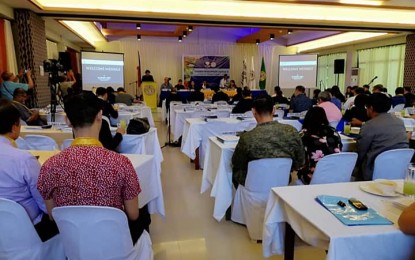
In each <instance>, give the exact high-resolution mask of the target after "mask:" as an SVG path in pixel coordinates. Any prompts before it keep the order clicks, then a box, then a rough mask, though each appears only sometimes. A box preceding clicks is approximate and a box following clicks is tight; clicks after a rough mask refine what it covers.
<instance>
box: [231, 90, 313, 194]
mask: <svg viewBox="0 0 415 260" xmlns="http://www.w3.org/2000/svg"><path fill="white" fill-rule="evenodd" d="M252 113H253V115H254V117H255V119H256V121H257V123H258V125H257V126H256V127H255V128H254V129H252V130H251V131H249V132H246V133H243V134H242V135H241V136H240V139H239V142H238V144H237V145H236V148H235V152H234V154H233V156H232V171H233V175H232V182H233V183H234V185H235V187H237V186H238V184H242V185H245V179H246V175H247V172H248V163H249V162H250V161H253V160H258V159H263V158H291V159H292V160H293V166H292V168H293V169H297V168H298V167H300V166H302V165H303V164H304V159H305V154H304V148H303V144H302V142H301V138H300V135H299V134H298V132H297V130H296V129H295V128H294V127H292V126H290V125H285V124H280V123H278V122H277V121H273V113H274V107H273V102H272V98H271V97H270V96H269V95H264V96H261V97H258V98H257V99H255V101H254V104H253V108H252ZM276 170H278V169H276Z"/></svg>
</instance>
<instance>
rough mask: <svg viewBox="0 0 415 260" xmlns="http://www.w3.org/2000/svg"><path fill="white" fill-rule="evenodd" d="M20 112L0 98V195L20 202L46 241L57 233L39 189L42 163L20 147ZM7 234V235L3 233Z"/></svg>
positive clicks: (42, 238)
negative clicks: (18, 146)
mask: <svg viewBox="0 0 415 260" xmlns="http://www.w3.org/2000/svg"><path fill="white" fill-rule="evenodd" d="M19 135H20V114H19V111H17V109H16V107H15V106H13V105H12V103H11V102H10V101H8V100H5V99H1V100H0V165H1V167H0V187H1V188H0V198H5V199H9V200H12V201H15V202H17V203H19V204H20V205H21V206H22V207H23V208H24V209H25V211H26V212H27V214H28V216H29V218H30V220H31V221H32V223H33V225H34V227H35V229H36V231H37V233H38V235H39V237H40V238H41V240H42V241H46V240H48V239H50V238H52V237H53V236H55V235H56V234H57V233H59V232H58V228H57V227H56V224H55V222H53V221H51V220H50V219H49V216H48V214H47V210H46V206H45V202H44V200H43V198H42V196H41V195H40V193H39V191H38V190H37V187H36V183H37V180H38V176H39V171H40V164H39V162H38V160H37V159H36V158H35V157H34V156H33V155H32V154H30V153H29V152H28V151H26V150H22V149H18V148H17V145H16V142H15V141H16V140H17V138H19ZM2 235H4V234H2Z"/></svg>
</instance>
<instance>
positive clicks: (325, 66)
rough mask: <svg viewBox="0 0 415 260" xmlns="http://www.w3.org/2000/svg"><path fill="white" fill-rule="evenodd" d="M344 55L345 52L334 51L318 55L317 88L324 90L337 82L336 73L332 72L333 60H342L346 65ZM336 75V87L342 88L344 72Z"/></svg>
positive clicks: (345, 55)
mask: <svg viewBox="0 0 415 260" xmlns="http://www.w3.org/2000/svg"><path fill="white" fill-rule="evenodd" d="M346 57H347V53H334V54H328V55H322V56H319V57H318V65H317V66H318V68H317V88H319V89H321V90H325V89H327V88H331V87H332V86H334V85H336V84H337V74H334V61H335V60H344V61H345V62H344V64H345V67H346ZM345 73H346V72H345ZM338 76H339V82H338V87H339V88H340V90H344V89H345V88H344V85H345V74H338Z"/></svg>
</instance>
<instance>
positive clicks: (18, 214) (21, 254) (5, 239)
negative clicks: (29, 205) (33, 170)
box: [0, 198, 66, 260]
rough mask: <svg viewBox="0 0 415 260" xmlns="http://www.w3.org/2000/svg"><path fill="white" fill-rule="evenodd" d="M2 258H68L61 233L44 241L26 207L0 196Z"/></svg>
mask: <svg viewBox="0 0 415 260" xmlns="http://www.w3.org/2000/svg"><path fill="white" fill-rule="evenodd" d="M0 220H1V221H0V234H1V235H0V259H12V260H31V259H33V260H42V259H56V260H59V259H66V258H65V254H64V251H63V245H62V242H61V237H60V235H56V236H54V237H53V238H51V239H49V240H48V241H46V242H44V243H43V242H42V241H41V240H40V238H39V236H38V234H37V232H36V230H35V228H34V226H33V223H32V221H31V220H30V218H29V215H28V214H27V212H26V211H25V209H24V208H23V207H22V206H21V205H19V204H18V203H16V202H14V201H11V200H8V199H2V198H0Z"/></svg>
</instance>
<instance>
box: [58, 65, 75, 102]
mask: <svg viewBox="0 0 415 260" xmlns="http://www.w3.org/2000/svg"><path fill="white" fill-rule="evenodd" d="M75 83H76V79H75V74H74V73H73V71H72V70H69V71H68V73H67V74H66V75H63V76H60V77H59V96H60V97H61V98H64V97H66V96H67V95H68V89H72V86H73V85H74V84H75Z"/></svg>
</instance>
